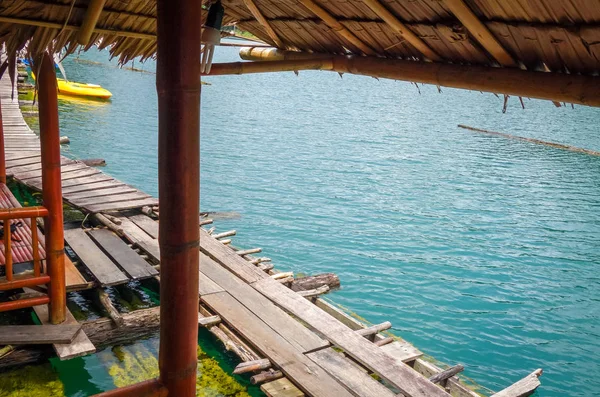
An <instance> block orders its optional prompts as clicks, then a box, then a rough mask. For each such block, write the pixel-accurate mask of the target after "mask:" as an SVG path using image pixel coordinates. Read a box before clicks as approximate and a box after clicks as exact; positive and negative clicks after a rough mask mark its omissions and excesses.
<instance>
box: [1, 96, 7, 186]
mask: <svg viewBox="0 0 600 397" xmlns="http://www.w3.org/2000/svg"><path fill="white" fill-rule="evenodd" d="M0 183H4V184H6V149H5V148H4V123H3V122H2V103H1V102H0Z"/></svg>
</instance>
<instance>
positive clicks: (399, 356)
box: [380, 340, 423, 363]
mask: <svg viewBox="0 0 600 397" xmlns="http://www.w3.org/2000/svg"><path fill="white" fill-rule="evenodd" d="M380 349H381V350H383V351H384V352H386V353H387V354H389V355H390V356H391V357H393V358H395V359H396V360H399V361H401V362H405V363H406V362H409V361H413V360H416V359H417V358H419V357H421V356H422V355H423V353H422V352H421V351H419V349H417V348H416V347H414V346H413V345H411V344H410V343H408V342H405V341H398V340H397V341H394V342H392V343H388V344H387V345H383V346H381V347H380Z"/></svg>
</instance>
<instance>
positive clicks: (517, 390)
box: [492, 369, 542, 397]
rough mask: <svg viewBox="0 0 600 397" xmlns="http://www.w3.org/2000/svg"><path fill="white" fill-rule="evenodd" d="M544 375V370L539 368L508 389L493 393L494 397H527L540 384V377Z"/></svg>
mask: <svg viewBox="0 0 600 397" xmlns="http://www.w3.org/2000/svg"><path fill="white" fill-rule="evenodd" d="M540 375H542V370H541V369H537V370H535V371H534V372H532V373H531V374H529V375H527V376H526V377H525V378H523V379H521V380H520V381H518V382H517V383H514V384H513V385H511V386H509V387H507V388H506V389H504V390H502V391H500V392H498V393H496V394H494V395H492V397H525V396H529V395H530V394H532V393H533V392H534V391H535V389H537V388H538V387H539V386H540V384H541V383H540V380H539V379H538V377H539V376H540Z"/></svg>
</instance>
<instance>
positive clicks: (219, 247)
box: [200, 228, 269, 283]
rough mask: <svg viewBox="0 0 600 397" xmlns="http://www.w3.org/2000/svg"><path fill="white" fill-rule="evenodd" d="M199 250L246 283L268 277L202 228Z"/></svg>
mask: <svg viewBox="0 0 600 397" xmlns="http://www.w3.org/2000/svg"><path fill="white" fill-rule="evenodd" d="M200 251H202V252H203V253H204V254H205V255H206V256H208V257H210V258H211V259H213V260H214V261H215V262H217V263H219V264H221V265H222V266H224V267H225V268H227V269H228V270H229V271H230V272H232V273H233V274H235V275H236V276H238V277H239V278H241V279H242V280H244V281H245V282H247V283H253V282H255V281H258V280H262V279H265V278H269V275H267V274H266V273H265V272H263V271H262V270H260V269H259V268H257V267H256V266H254V265H252V264H250V263H249V262H248V261H247V260H245V259H244V258H242V257H240V256H239V255H238V254H236V253H235V251H234V250H233V248H231V247H228V246H226V245H225V244H223V243H221V242H219V241H218V240H217V239H215V238H214V237H212V236H211V235H210V234H208V233H207V232H206V231H205V230H203V229H202V228H201V229H200Z"/></svg>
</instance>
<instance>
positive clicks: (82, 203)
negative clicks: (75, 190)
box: [69, 191, 151, 207]
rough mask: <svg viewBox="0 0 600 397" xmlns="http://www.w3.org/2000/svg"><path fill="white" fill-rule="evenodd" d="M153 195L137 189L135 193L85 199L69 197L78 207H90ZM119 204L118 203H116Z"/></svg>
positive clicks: (141, 198)
mask: <svg viewBox="0 0 600 397" xmlns="http://www.w3.org/2000/svg"><path fill="white" fill-rule="evenodd" d="M149 197H151V196H150V195H148V194H146V193H142V192H139V191H135V192H133V193H125V194H117V195H113V196H99V197H90V198H83V199H71V198H69V202H71V203H73V205H76V206H78V207H88V206H93V205H100V204H105V203H117V202H122V201H129V200H143V199H147V198H149ZM115 205H118V204H115Z"/></svg>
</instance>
